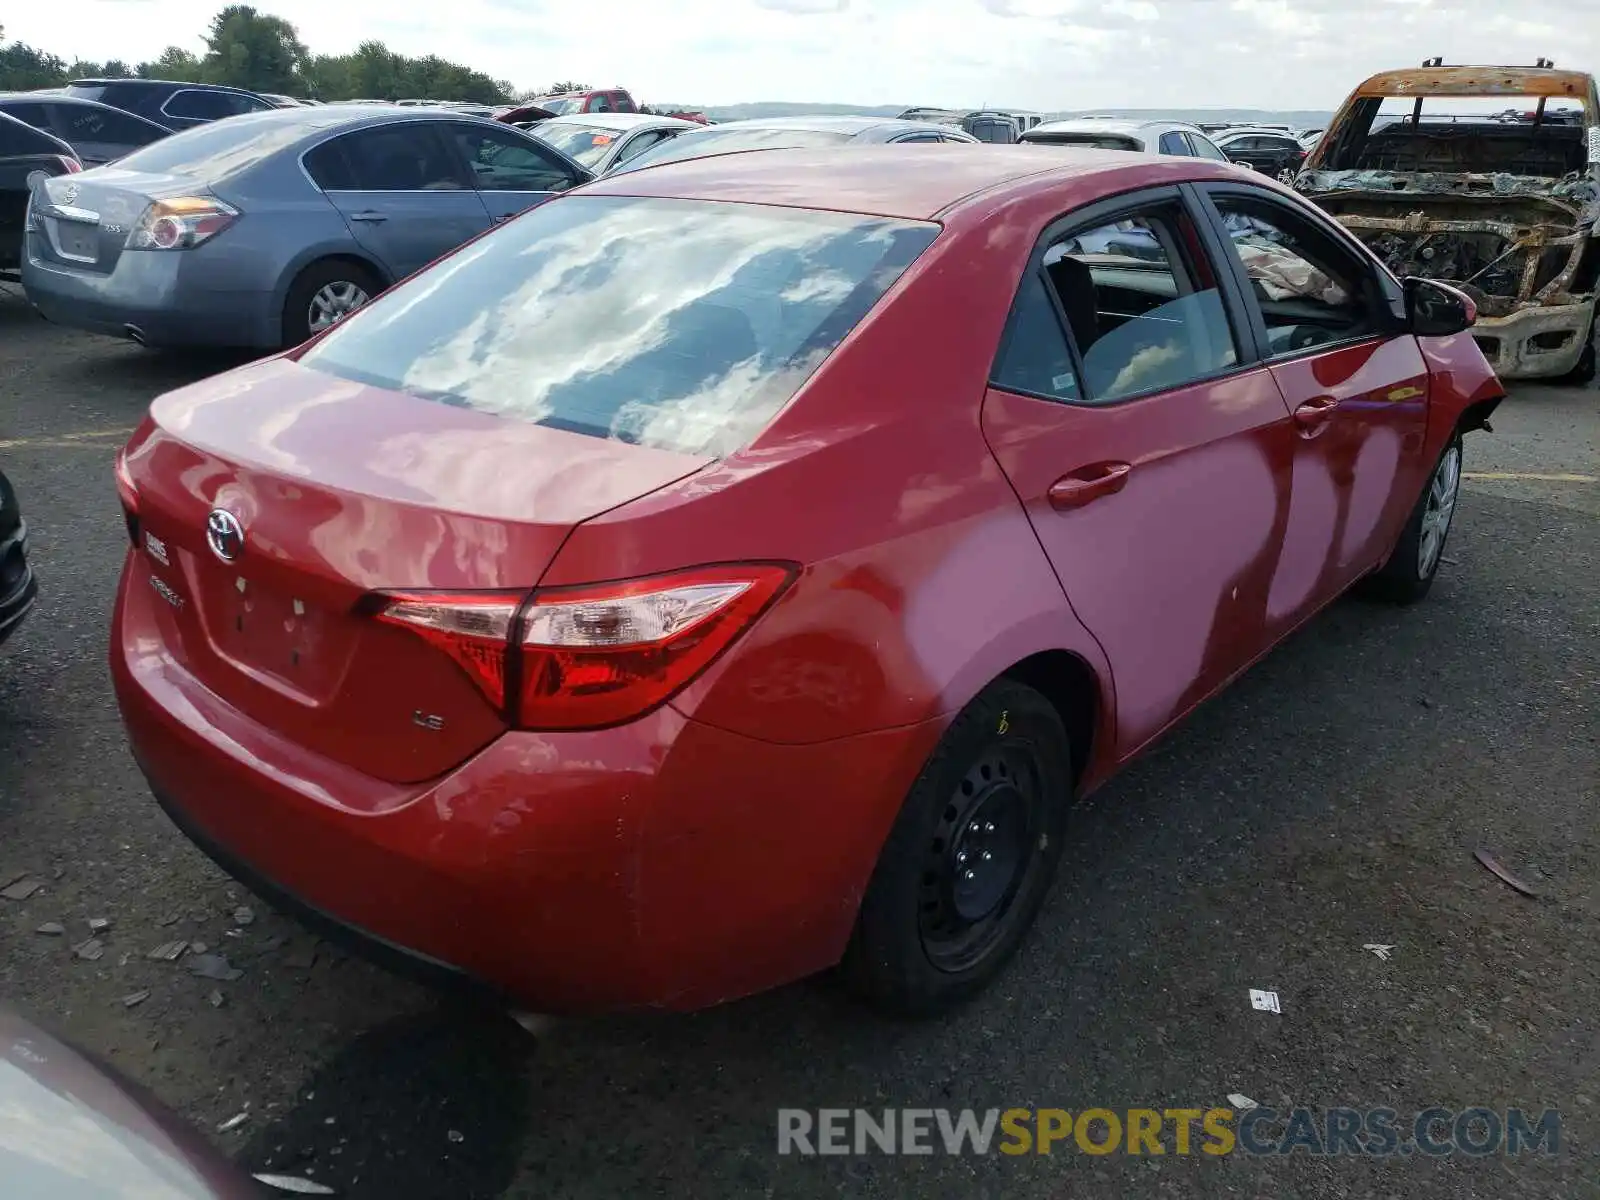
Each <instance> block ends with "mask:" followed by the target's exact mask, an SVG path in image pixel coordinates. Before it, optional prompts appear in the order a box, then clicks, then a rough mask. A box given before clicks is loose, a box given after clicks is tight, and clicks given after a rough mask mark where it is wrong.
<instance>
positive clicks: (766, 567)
mask: <svg viewBox="0 0 1600 1200" xmlns="http://www.w3.org/2000/svg"><path fill="white" fill-rule="evenodd" d="M794 575H795V569H794V568H793V567H792V566H788V565H780V564H771V563H740V564H733V565H718V566H710V567H699V568H695V569H693V570H687V571H678V572H674V573H672V574H669V575H657V576H651V577H648V578H644V579H631V580H623V581H619V582H615V583H603V584H593V585H586V586H583V587H561V588H544V589H540V590H537V591H535V592H534V593H533V594H532V595H531V596H529V597H527V599H526V600H524V599H523V598H522V597H521V596H520V595H517V594H511V593H504V592H494V593H482V592H479V593H457V594H443V593H426V594H420V593H408V594H403V595H395V594H388V595H385V596H384V597H383V598H382V604H383V607H382V608H381V609H380V610H379V612H378V619H379V620H381V621H385V622H388V623H391V624H395V625H399V626H402V627H404V628H406V629H409V630H410V631H411V632H413V633H415V634H417V635H418V636H420V637H422V638H424V639H425V640H427V641H428V642H429V643H430V644H432V645H434V646H435V647H437V648H438V649H439V650H441V651H443V652H444V653H446V654H449V655H450V656H451V658H453V659H454V660H455V661H456V662H457V663H458V664H459V665H460V666H461V667H462V668H463V669H464V670H465V671H466V672H467V674H468V675H469V676H470V677H471V678H472V680H473V682H474V683H476V684H477V685H478V687H479V688H481V689H482V691H483V693H484V695H485V696H487V697H488V698H489V700H490V701H491V702H492V703H493V704H494V705H495V706H496V707H497V708H501V709H503V710H504V711H506V712H507V715H508V719H509V721H510V722H511V723H512V724H514V725H516V726H518V727H520V728H523V729H545V730H560V729H565V730H576V729H599V728H604V727H606V726H609V725H619V724H622V723H623V722H625V721H631V720H634V719H636V718H637V717H640V716H643V715H644V714H645V713H647V712H649V711H650V710H652V709H654V708H656V707H658V706H660V705H661V704H664V703H665V702H666V701H667V700H669V699H671V697H672V696H673V695H675V694H676V693H677V692H679V691H681V690H682V689H683V688H684V687H686V686H687V685H688V684H689V683H690V682H692V681H693V680H694V679H695V678H696V677H697V676H698V675H700V674H701V672H703V671H704V670H705V669H706V668H707V667H709V666H710V665H711V664H712V662H714V661H715V660H716V658H717V657H718V656H719V655H720V654H722V652H723V651H725V650H726V649H727V648H728V647H729V646H730V645H732V644H733V643H734V641H736V640H737V639H738V638H739V636H740V635H741V634H743V633H744V632H745V631H746V630H748V629H749V628H750V626H751V625H753V624H754V623H755V621H756V619H757V618H758V617H760V616H761V614H762V613H763V612H765V611H766V609H767V608H768V606H770V605H771V604H772V602H773V601H774V600H776V599H777V598H778V596H779V595H780V594H781V593H782V592H783V590H784V589H785V588H786V587H787V586H788V585H789V583H790V581H791V580H792V579H793V578H794Z"/></svg>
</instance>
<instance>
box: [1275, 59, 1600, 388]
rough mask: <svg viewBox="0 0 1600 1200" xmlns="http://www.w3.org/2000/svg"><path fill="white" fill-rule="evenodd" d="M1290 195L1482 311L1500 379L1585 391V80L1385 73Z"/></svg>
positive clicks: (1590, 141) (1589, 366)
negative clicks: (1574, 385)
mask: <svg viewBox="0 0 1600 1200" xmlns="http://www.w3.org/2000/svg"><path fill="white" fill-rule="evenodd" d="M1293 186H1294V188H1295V190H1297V191H1299V192H1301V193H1302V194H1304V195H1305V196H1307V197H1308V198H1309V199H1311V200H1313V201H1314V202H1315V203H1316V204H1318V205H1319V206H1321V207H1322V208H1323V209H1325V210H1327V211H1328V212H1329V213H1330V214H1331V215H1332V216H1333V217H1334V218H1335V219H1336V220H1338V221H1339V222H1340V223H1341V224H1342V225H1344V226H1345V227H1346V228H1348V229H1349V230H1350V231H1351V232H1352V233H1354V234H1355V235H1356V236H1357V237H1359V238H1361V240H1362V241H1364V242H1366V243H1367V245H1368V246H1370V247H1371V248H1372V249H1373V250H1374V251H1375V252H1376V253H1377V254H1378V256H1379V257H1380V258H1382V259H1383V260H1384V261H1385V262H1387V263H1388V265H1389V267H1390V269H1391V270H1392V271H1394V273H1395V274H1396V275H1398V276H1400V277H1401V278H1404V277H1406V276H1408V275H1421V276H1425V277H1428V278H1432V279H1440V280H1445V281H1448V282H1450V283H1453V284H1455V285H1456V286H1457V287H1459V288H1461V289H1462V290H1463V291H1465V292H1467V293H1468V294H1469V295H1470V296H1471V297H1472V299H1473V300H1474V302H1476V304H1477V306H1478V322H1477V325H1476V326H1475V327H1474V329H1473V336H1474V337H1475V338H1476V339H1477V342H1478V344H1479V346H1481V347H1482V349H1483V352H1484V355H1485V356H1486V357H1487V358H1488V359H1489V361H1490V363H1491V364H1493V366H1494V368H1495V370H1496V372H1497V373H1498V374H1499V375H1500V376H1501V378H1503V379H1563V380H1566V381H1568V382H1580V383H1587V382H1588V381H1589V380H1591V379H1593V378H1594V374H1595V346H1594V333H1595V291H1596V279H1597V276H1600V240H1597V237H1596V232H1597V231H1596V217H1597V215H1600V103H1597V100H1596V93H1595V81H1594V77H1593V76H1592V75H1589V74H1587V73H1585V72H1582V71H1562V70H1557V69H1556V68H1555V67H1554V65H1553V64H1552V63H1550V62H1549V61H1548V60H1544V59H1541V60H1540V61H1539V65H1538V66H1536V67H1532V68H1529V67H1469V66H1444V65H1443V63H1442V60H1439V59H1431V60H1429V62H1427V63H1425V64H1423V66H1422V68H1421V69H1417V70H1406V71H1388V72H1385V73H1383V74H1379V75H1374V76H1373V77H1372V78H1371V79H1368V80H1367V81H1366V82H1365V83H1363V84H1362V85H1361V86H1360V87H1358V88H1357V89H1356V90H1355V91H1354V92H1352V93H1351V95H1350V97H1349V99H1347V100H1346V101H1345V103H1344V107H1343V108H1341V109H1340V110H1339V112H1338V113H1337V114H1336V115H1335V116H1334V119H1333V121H1332V123H1331V124H1330V125H1329V126H1328V129H1327V132H1326V133H1325V134H1324V136H1323V137H1322V139H1321V140H1320V141H1319V142H1318V143H1317V145H1316V147H1315V148H1314V149H1313V150H1312V151H1311V154H1310V156H1309V157H1308V159H1307V160H1306V164H1305V169H1304V170H1303V171H1301V172H1300V174H1299V175H1298V176H1297V177H1296V178H1295V180H1294V185H1293Z"/></svg>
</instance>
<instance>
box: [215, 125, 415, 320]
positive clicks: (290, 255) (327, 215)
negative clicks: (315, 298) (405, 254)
mask: <svg viewBox="0 0 1600 1200" xmlns="http://www.w3.org/2000/svg"><path fill="white" fill-rule="evenodd" d="M309 144H310V143H305V144H302V145H300V146H297V147H294V148H293V149H290V150H284V151H281V152H279V153H278V154H274V155H272V156H271V157H270V158H268V159H266V160H264V161H263V162H261V163H260V164H258V165H257V166H256V167H254V168H252V169H251V170H249V171H247V172H244V173H242V174H240V175H239V176H237V177H236V178H233V179H229V180H225V181H223V182H220V183H218V184H216V185H214V186H213V187H212V189H211V190H212V191H214V192H215V193H216V194H217V195H218V196H220V197H221V198H222V199H224V200H226V201H227V202H228V203H230V204H232V205H234V206H235V207H237V208H238V209H239V210H240V211H241V212H242V213H243V214H244V215H243V217H242V218H241V220H240V221H239V223H238V225H236V226H235V227H234V228H233V229H230V230H228V231H227V234H225V235H223V236H221V237H218V238H217V239H216V241H215V242H214V243H212V246H211V247H208V249H216V250H218V251H219V254H218V255H217V258H216V261H215V262H214V263H211V264H208V269H209V270H212V271H214V272H216V274H217V276H218V279H219V286H221V281H222V280H229V281H231V282H232V284H235V285H237V286H238V287H239V288H241V289H244V288H253V289H255V290H260V291H267V292H270V293H271V294H272V305H271V309H272V311H273V312H275V313H281V312H282V310H283V303H284V300H285V298H286V296H287V295H288V291H289V287H290V285H291V284H293V282H294V279H295V276H297V275H299V274H300V272H301V271H303V270H304V269H305V268H306V267H308V266H309V265H310V264H312V263H314V262H316V261H317V260H318V259H322V258H328V257H330V256H335V255H338V256H343V257H348V258H355V259H359V260H361V261H362V262H364V263H366V264H367V265H368V266H369V267H370V268H371V269H372V271H373V273H374V274H375V275H377V276H378V277H379V279H381V280H382V281H383V283H384V284H385V285H387V284H390V283H393V282H394V281H393V280H392V279H390V278H389V276H388V273H387V272H386V271H385V270H384V269H383V267H382V265H381V264H379V263H377V262H376V261H374V260H373V258H372V257H371V255H369V254H367V253H366V252H365V251H363V250H362V249H361V246H360V244H359V243H358V242H357V241H356V239H355V237H354V236H353V235H352V234H351V232H350V227H349V226H348V225H347V224H346V223H345V219H344V217H343V216H341V215H340V213H339V210H338V209H337V208H335V207H334V205H333V202H332V201H330V200H329V199H328V198H327V196H325V195H323V193H322V192H321V191H320V190H318V189H317V188H316V186H315V185H313V184H312V182H311V180H310V179H309V178H307V176H306V174H305V172H304V171H303V170H302V169H301V167H300V155H301V154H302V153H303V152H304V151H305V150H306V149H307V148H308V146H309ZM235 235H237V236H235Z"/></svg>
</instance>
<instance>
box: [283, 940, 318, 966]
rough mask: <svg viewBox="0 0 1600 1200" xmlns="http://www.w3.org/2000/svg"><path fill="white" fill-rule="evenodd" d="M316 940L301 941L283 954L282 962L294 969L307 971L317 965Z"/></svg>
mask: <svg viewBox="0 0 1600 1200" xmlns="http://www.w3.org/2000/svg"><path fill="white" fill-rule="evenodd" d="M317 945H318V943H317V940H316V939H315V938H313V939H311V940H310V941H308V942H302V943H300V944H299V945H298V946H296V947H295V948H294V949H293V950H291V951H289V953H288V954H286V955H285V956H284V959H283V964H284V966H286V967H292V968H293V969H294V970H296V971H309V970H310V969H311V968H312V967H314V966H316V965H317Z"/></svg>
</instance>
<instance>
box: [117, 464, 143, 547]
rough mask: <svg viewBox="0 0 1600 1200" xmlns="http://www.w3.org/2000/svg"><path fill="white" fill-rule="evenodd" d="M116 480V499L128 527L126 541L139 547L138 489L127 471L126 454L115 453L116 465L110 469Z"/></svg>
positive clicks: (131, 475)
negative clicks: (119, 502) (120, 505)
mask: <svg viewBox="0 0 1600 1200" xmlns="http://www.w3.org/2000/svg"><path fill="white" fill-rule="evenodd" d="M112 471H113V473H114V474H115V475H116V478H117V499H118V500H120V501H121V502H122V519H123V521H124V523H126V525H127V526H128V540H129V541H130V542H132V543H133V544H134V546H135V547H137V546H138V545H139V489H138V488H137V487H135V486H134V484H133V474H132V472H130V471H129V470H128V452H127V450H126V449H122V450H118V451H117V459H116V465H115V466H114V467H113V468H112Z"/></svg>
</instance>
